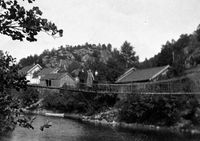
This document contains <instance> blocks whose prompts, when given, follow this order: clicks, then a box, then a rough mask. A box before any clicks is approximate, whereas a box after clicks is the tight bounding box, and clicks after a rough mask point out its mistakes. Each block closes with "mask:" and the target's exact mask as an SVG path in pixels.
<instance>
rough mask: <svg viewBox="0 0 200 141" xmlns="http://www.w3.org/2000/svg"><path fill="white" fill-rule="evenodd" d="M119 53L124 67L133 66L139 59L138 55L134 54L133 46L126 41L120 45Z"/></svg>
mask: <svg viewBox="0 0 200 141" xmlns="http://www.w3.org/2000/svg"><path fill="white" fill-rule="evenodd" d="M121 55H122V57H123V62H124V64H125V67H126V68H130V67H133V65H135V64H137V63H138V61H139V57H138V56H136V52H135V51H134V50H133V46H132V45H131V44H130V43H129V42H127V41H125V42H124V43H123V45H122V46H121Z"/></svg>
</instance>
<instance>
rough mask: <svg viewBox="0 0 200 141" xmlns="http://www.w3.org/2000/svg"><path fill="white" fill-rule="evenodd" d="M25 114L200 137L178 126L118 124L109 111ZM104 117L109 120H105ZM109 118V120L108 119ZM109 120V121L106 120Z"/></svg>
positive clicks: (199, 133)
mask: <svg viewBox="0 0 200 141" xmlns="http://www.w3.org/2000/svg"><path fill="white" fill-rule="evenodd" d="M24 112H25V113H27V114H37V115H43V116H51V117H61V118H68V119H72V120H77V121H79V122H84V123H89V124H99V125H104V126H110V127H114V128H125V129H131V130H142V131H155V132H170V133H176V134H191V135H200V130H199V129H186V128H184V129H183V128H181V127H179V126H173V127H163V126H156V125H145V124H139V123H125V122H118V121H115V120H111V119H114V116H113V115H114V114H113V113H115V112H116V110H110V111H106V112H103V113H99V114H96V115H92V116H86V115H83V114H71V113H58V112H54V111H50V110H34V111H29V110H24ZM105 116H107V117H109V118H105ZM110 117H111V118H110ZM108 119H109V120H108Z"/></svg>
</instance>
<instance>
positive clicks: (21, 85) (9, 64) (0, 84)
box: [0, 54, 27, 133]
mask: <svg viewBox="0 0 200 141" xmlns="http://www.w3.org/2000/svg"><path fill="white" fill-rule="evenodd" d="M18 69H19V67H18V66H17V65H16V63H15V59H13V58H12V56H10V55H8V54H5V55H2V56H1V57H0V113H1V114H0V133H2V132H7V131H9V130H11V129H13V128H14V125H15V124H16V122H18V120H17V119H16V118H15V115H14V113H15V114H16V113H18V111H19V109H18V108H19V107H18V106H19V105H18V100H16V99H15V98H14V97H13V96H12V95H11V90H13V89H16V90H20V89H25V88H26V84H27V81H26V78H25V77H24V76H21V75H19V74H18Z"/></svg>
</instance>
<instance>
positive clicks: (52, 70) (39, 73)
mask: <svg viewBox="0 0 200 141" xmlns="http://www.w3.org/2000/svg"><path fill="white" fill-rule="evenodd" d="M58 70H59V69H58V68H44V69H42V70H41V71H39V72H38V73H37V75H38V76H41V75H46V74H51V73H56V72H57V71H58Z"/></svg>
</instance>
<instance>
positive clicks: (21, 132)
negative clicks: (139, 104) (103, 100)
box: [0, 116, 199, 141]
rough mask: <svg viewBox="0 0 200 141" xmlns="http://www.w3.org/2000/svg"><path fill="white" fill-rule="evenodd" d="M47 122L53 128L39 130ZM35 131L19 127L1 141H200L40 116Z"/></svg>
mask: <svg viewBox="0 0 200 141" xmlns="http://www.w3.org/2000/svg"><path fill="white" fill-rule="evenodd" d="M47 120H49V121H51V122H52V127H51V128H48V129H45V130H44V131H43V132H42V131H41V130H40V129H39V128H40V126H41V125H43V123H45V122H46V121H47ZM33 125H34V127H35V129H34V130H28V129H24V128H21V127H17V128H16V129H15V131H14V132H13V133H12V134H10V135H7V136H3V137H1V138H0V140H1V141H161V140H162V141H180V140H181V141H199V138H198V137H192V138H191V137H186V136H182V135H175V134H170V133H151V132H141V131H130V130H125V129H116V128H110V127H104V126H95V125H93V124H83V123H79V122H76V121H73V120H68V119H63V118H53V117H43V116H38V117H37V119H36V120H35V121H34V123H33Z"/></svg>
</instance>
